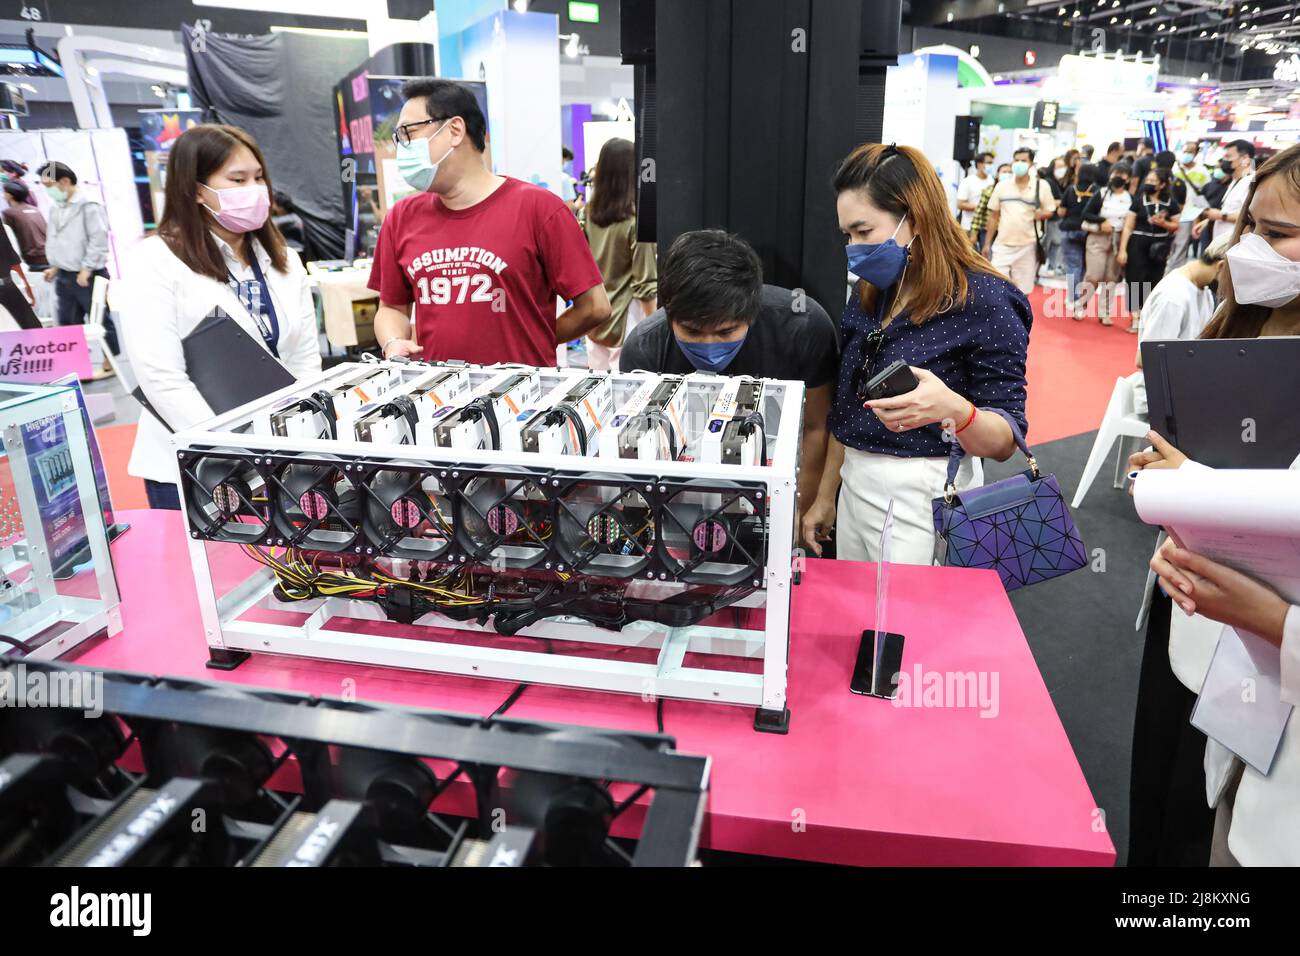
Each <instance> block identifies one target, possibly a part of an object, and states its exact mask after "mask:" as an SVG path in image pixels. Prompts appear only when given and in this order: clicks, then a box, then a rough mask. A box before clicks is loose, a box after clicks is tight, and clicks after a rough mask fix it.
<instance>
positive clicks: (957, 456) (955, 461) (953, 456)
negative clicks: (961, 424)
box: [943, 408, 1039, 504]
mask: <svg viewBox="0 0 1300 956" xmlns="http://www.w3.org/2000/svg"><path fill="white" fill-rule="evenodd" d="M980 411H981V412H991V413H992V414H994V415H1000V416H1002V418H1003V419H1004V420H1005V421H1006V423H1007V424H1008V425H1010V426H1011V436H1012V437H1013V438H1014V439H1015V440H1016V447H1017V448H1019V449H1020V452H1021V454H1023V455H1024V456H1025V458H1026V460H1028V462H1029V469H1030V471H1032V472H1033V474H1034V477H1035V478H1038V477H1039V471H1038V461H1037V459H1035V458H1034V453H1033V452H1031V451H1030V450H1029V445H1028V444H1027V443H1026V442H1025V436H1024V433H1023V432H1022V431H1021V430H1020V425H1019V423H1018V422H1017V421H1016V420H1015V419H1014V418H1012V417H1011V415H1010V413H1009V412H1007V411H1005V410H1003V409H1001V408H981V409H980ZM965 457H966V449H965V448H962V447H961V442H959V441H957V439H956V436H953V442H952V451H950V452H949V453H948V479H947V481H945V482H944V486H943V491H944V495H943V497H944V501H946V502H948V503H949V504H951V503H952V499H953V497H954V496H955V495H956V494H957V469H958V468H960V467H961V460H962V459H963V458H965Z"/></svg>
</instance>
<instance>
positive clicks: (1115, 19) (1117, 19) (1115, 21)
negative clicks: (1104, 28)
mask: <svg viewBox="0 0 1300 956" xmlns="http://www.w3.org/2000/svg"><path fill="white" fill-rule="evenodd" d="M1118 21H1119V17H1111V18H1110V22H1111V23H1117V22H1118Z"/></svg>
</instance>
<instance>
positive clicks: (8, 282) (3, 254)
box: [0, 229, 41, 329]
mask: <svg viewBox="0 0 1300 956" xmlns="http://www.w3.org/2000/svg"><path fill="white" fill-rule="evenodd" d="M13 272H17V273H18V276H19V278H21V279H22V280H23V285H25V286H27V295H28V296H30V295H31V292H32V289H31V285H30V284H29V283H28V282H27V275H26V273H24V272H23V263H22V259H21V258H20V257H19V255H18V252H17V250H15V249H14V244H13V243H12V242H10V241H9V237H8V236H7V235H6V234H5V231H4V230H3V229H0V309H3V310H4V311H5V312H7V313H9V315H10V316H12V318H13V320H14V322H15V323H16V324H17V325H18V327H19V328H20V329H39V328H40V327H41V321H40V319H38V318H37V317H36V313H35V312H33V311H32V307H31V303H29V302H28V301H27V296H24V295H23V293H22V291H21V290H20V289H19V288H18V286H17V285H16V284H15V283H14V280H13V276H12V275H11V273H13Z"/></svg>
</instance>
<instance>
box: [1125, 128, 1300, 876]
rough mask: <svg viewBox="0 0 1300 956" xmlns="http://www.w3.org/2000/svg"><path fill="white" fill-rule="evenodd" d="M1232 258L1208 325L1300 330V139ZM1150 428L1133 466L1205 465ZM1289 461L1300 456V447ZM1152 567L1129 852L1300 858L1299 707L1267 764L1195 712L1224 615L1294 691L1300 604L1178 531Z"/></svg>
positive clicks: (1132, 861)
mask: <svg viewBox="0 0 1300 956" xmlns="http://www.w3.org/2000/svg"><path fill="white" fill-rule="evenodd" d="M1227 263H1228V267H1227V269H1225V270H1223V271H1222V272H1221V273H1220V276H1219V294H1220V296H1221V297H1222V300H1223V302H1222V305H1220V307H1219V309H1218V311H1217V312H1216V313H1215V316H1214V319H1213V320H1212V321H1211V322H1210V324H1209V325H1208V326H1207V327H1206V328H1205V331H1204V332H1202V333H1201V338H1203V339H1254V338H1268V337H1273V336H1294V335H1300V146H1292V147H1290V148H1288V149H1285V150H1283V151H1282V152H1280V153H1278V154H1277V155H1275V156H1273V157H1272V158H1270V159H1269V160H1268V162H1266V163H1264V165H1263V166H1261V167H1260V169H1259V172H1258V174H1257V175H1256V176H1255V179H1254V182H1253V183H1252V184H1251V185H1250V187H1249V190H1248V192H1247V195H1246V199H1245V202H1244V204H1243V205H1242V209H1241V215H1240V217H1239V218H1238V221H1237V224H1236V226H1235V227H1234V230H1233V233H1232V239H1231V242H1230V244H1229V248H1228V251H1227ZM1243 374H1248V372H1244V373H1243ZM1148 437H1149V438H1150V439H1151V442H1152V447H1151V448H1150V449H1149V450H1147V451H1142V452H1138V453H1137V454H1135V455H1133V456H1132V457H1131V458H1130V459H1129V466H1130V468H1132V469H1133V470H1135V471H1146V470H1160V469H1190V468H1199V467H1205V466H1204V465H1201V464H1199V463H1197V462H1194V461H1190V460H1189V459H1188V458H1187V456H1186V455H1185V454H1183V453H1182V452H1181V451H1179V450H1178V449H1177V448H1175V447H1174V446H1173V445H1171V444H1170V443H1169V442H1168V441H1166V440H1165V439H1164V438H1163V437H1162V436H1160V435H1159V434H1157V433H1156V432H1152V433H1151V434H1150V435H1149V436H1148ZM1295 452H1296V453H1297V454H1298V455H1300V448H1297V449H1295ZM1290 454H1291V452H1290V450H1289V449H1288V450H1287V455H1288V457H1289V455H1290ZM1291 467H1292V470H1295V469H1300V457H1297V459H1296V461H1295V463H1294V464H1293V465H1292V466H1291ZM1151 568H1152V570H1153V571H1154V572H1155V573H1156V574H1157V575H1158V576H1159V579H1160V591H1161V593H1159V594H1157V595H1156V600H1155V602H1154V603H1153V605H1152V611H1151V617H1150V620H1149V622H1148V630H1147V638H1146V648H1145V650H1144V654H1143V661H1142V671H1141V675H1140V677H1139V686H1138V702H1137V714H1136V718H1135V721H1134V729H1133V763H1132V775H1131V784H1130V820H1129V829H1130V843H1129V855H1128V865H1129V866H1171V865H1173V866H1179V865H1192V866H1202V865H1205V863H1207V862H1209V863H1212V864H1218V865H1233V864H1242V865H1273V866H1279V865H1281V866H1297V865H1300V813H1297V807H1300V732H1298V731H1297V727H1300V720H1298V719H1297V718H1295V717H1294V714H1293V715H1292V718H1291V720H1290V721H1289V724H1290V726H1289V727H1288V729H1287V733H1286V734H1285V735H1284V736H1283V737H1282V740H1281V743H1280V745H1279V747H1278V750H1277V754H1276V757H1275V758H1274V762H1273V764H1272V768H1271V770H1270V772H1269V773H1268V774H1262V773H1259V772H1258V771H1257V770H1255V769H1254V768H1253V767H1250V766H1246V765H1244V764H1243V762H1242V761H1241V760H1240V759H1238V758H1236V757H1235V756H1234V755H1233V754H1232V753H1231V752H1229V751H1228V750H1226V749H1225V748H1224V747H1222V746H1221V745H1219V744H1218V743H1217V742H1215V741H1213V740H1209V741H1207V740H1206V737H1205V735H1204V734H1202V733H1201V732H1200V731H1199V730H1197V729H1196V728H1195V727H1193V726H1192V725H1191V723H1190V721H1189V718H1190V715H1191V714H1192V712H1193V710H1194V708H1195V705H1196V700H1197V696H1198V694H1199V693H1200V690H1201V687H1202V685H1203V683H1204V681H1205V678H1206V674H1207V673H1208V672H1209V669H1210V664H1211V661H1212V659H1213V656H1214V653H1215V649H1216V647H1217V643H1218V640H1219V636H1220V634H1221V633H1222V631H1223V625H1224V624H1229V625H1232V626H1234V627H1239V628H1243V629H1245V630H1248V631H1250V632H1251V633H1254V634H1257V635H1258V636H1259V637H1262V638H1263V639H1264V640H1265V641H1267V642H1269V643H1271V644H1274V645H1277V647H1278V650H1279V654H1280V655H1281V670H1282V679H1281V681H1282V683H1281V694H1282V700H1283V702H1285V703H1290V704H1295V703H1300V607H1293V606H1291V605H1290V604H1289V603H1288V602H1287V601H1285V600H1284V599H1283V598H1282V597H1280V596H1279V595H1278V594H1276V593H1274V592H1273V591H1271V590H1270V589H1269V588H1268V587H1267V586H1266V585H1264V584H1262V583H1260V582H1257V581H1254V580H1252V579H1250V578H1248V577H1247V576H1245V575H1243V574H1240V573H1238V572H1236V571H1234V570H1232V569H1230V568H1227V567H1224V566H1223V565H1220V564H1216V563H1215V562H1213V561H1211V560H1209V559H1208V558H1207V557H1205V556H1204V555H1197V554H1194V553H1193V552H1190V551H1185V550H1183V549H1182V548H1181V547H1179V546H1178V544H1177V542H1175V541H1168V542H1166V543H1165V544H1164V545H1163V546H1162V547H1161V548H1160V550H1159V551H1158V552H1157V554H1156V555H1155V557H1154V558H1153V559H1152V562H1151ZM1166 621H1168V625H1167V627H1166V625H1165V622H1166Z"/></svg>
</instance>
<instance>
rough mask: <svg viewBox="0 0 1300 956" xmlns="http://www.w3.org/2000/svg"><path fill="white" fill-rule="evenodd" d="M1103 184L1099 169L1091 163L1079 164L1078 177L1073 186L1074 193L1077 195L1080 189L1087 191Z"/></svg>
mask: <svg viewBox="0 0 1300 956" xmlns="http://www.w3.org/2000/svg"><path fill="white" fill-rule="evenodd" d="M1102 182H1103V180H1102V178H1101V167H1099V166H1096V165H1094V164H1092V163H1080V164H1079V176H1078V178H1077V179H1076V181H1075V184H1074V191H1075V192H1076V193H1077V192H1078V191H1079V190H1080V189H1081V188H1082V189H1089V188H1091V187H1093V186H1099V185H1101V183H1102Z"/></svg>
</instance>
